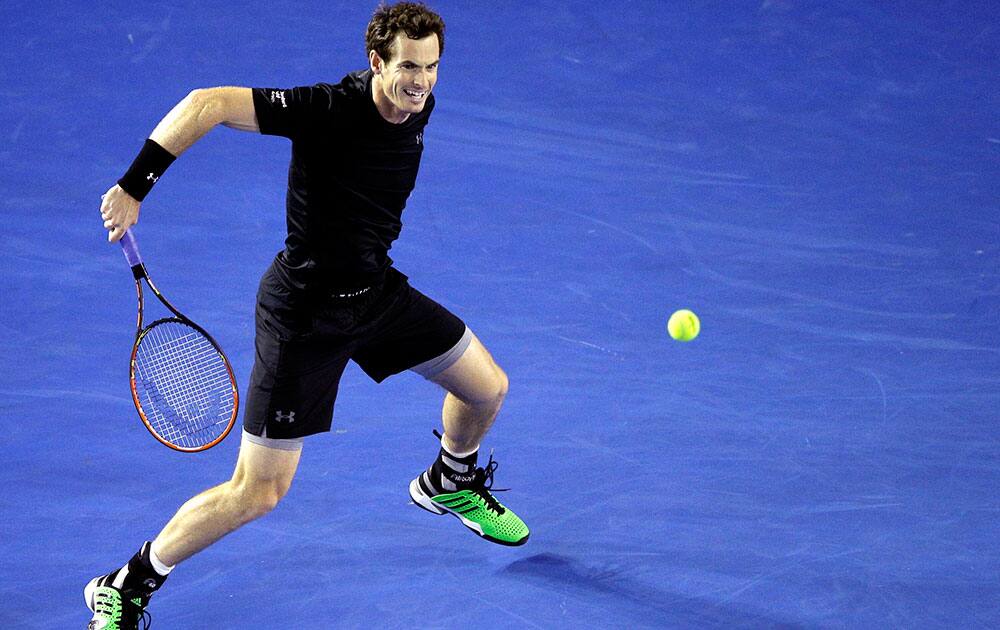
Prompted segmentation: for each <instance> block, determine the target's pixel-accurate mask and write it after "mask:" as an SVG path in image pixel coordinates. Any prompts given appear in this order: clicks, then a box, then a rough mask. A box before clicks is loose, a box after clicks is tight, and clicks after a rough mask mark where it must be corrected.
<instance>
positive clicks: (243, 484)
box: [230, 477, 291, 522]
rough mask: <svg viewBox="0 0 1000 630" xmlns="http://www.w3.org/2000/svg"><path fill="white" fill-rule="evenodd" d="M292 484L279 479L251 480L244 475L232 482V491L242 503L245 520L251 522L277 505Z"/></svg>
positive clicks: (240, 503)
mask: <svg viewBox="0 0 1000 630" xmlns="http://www.w3.org/2000/svg"><path fill="white" fill-rule="evenodd" d="M290 485H291V484H290V483H284V482H282V481H280V480H277V479H265V480H250V479H247V478H246V477H242V478H234V479H233V480H232V481H231V482H230V492H231V494H232V495H233V498H234V499H235V500H236V501H237V502H238V503H239V505H240V508H241V512H242V515H243V520H245V521H246V522H249V521H252V520H254V519H257V518H260V517H262V516H264V515H265V514H267V513H268V512H270V511H271V510H273V509H274V508H275V507H277V505H278V503H279V502H281V500H282V499H283V498H284V497H285V495H286V494H287V493H288V489H289V487H290Z"/></svg>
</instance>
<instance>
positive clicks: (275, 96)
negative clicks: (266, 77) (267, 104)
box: [271, 90, 288, 109]
mask: <svg viewBox="0 0 1000 630" xmlns="http://www.w3.org/2000/svg"><path fill="white" fill-rule="evenodd" d="M278 101H281V106H282V107H283V108H286V109H287V108H288V103H286V102H285V93H284V92H282V91H281V90H271V102H272V103H276V102H278Z"/></svg>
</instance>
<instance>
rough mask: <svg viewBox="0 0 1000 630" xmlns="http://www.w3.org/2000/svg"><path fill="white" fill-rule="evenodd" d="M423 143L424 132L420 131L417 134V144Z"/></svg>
mask: <svg viewBox="0 0 1000 630" xmlns="http://www.w3.org/2000/svg"><path fill="white" fill-rule="evenodd" d="M423 143H424V133H423V132H420V133H418V134H417V144H423Z"/></svg>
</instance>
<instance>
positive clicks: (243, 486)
mask: <svg viewBox="0 0 1000 630" xmlns="http://www.w3.org/2000/svg"><path fill="white" fill-rule="evenodd" d="M301 446H302V445H301V440H270V441H269V440H267V439H266V438H265V439H261V438H250V437H248V434H246V433H244V434H243V441H242V443H241V445H240V455H239V458H238V460H237V462H236V470H235V472H234V473H233V477H232V479H230V480H229V481H227V482H225V483H223V484H221V485H218V486H216V487H214V488H211V489H209V490H206V491H205V492H202V493H201V494H199V495H197V496H196V497H194V498H192V499H190V500H189V501H187V502H186V503H185V504H184V505H182V506H181V508H180V509H179V510H178V511H177V513H176V514H175V515H174V517H173V518H172V519H170V521H169V522H168V523H167V525H166V527H164V528H163V531H161V532H160V534H159V536H157V537H156V540H155V541H154V542H153V543H152V544H149V543H146V544H143V546H142V548H141V549H140V550H139V552H138V553H137V554H136V555H135V556H133V557H132V559H131V560H129V562H128V563H127V564H126V565H125V566H123V567H122V568H121V569H118V570H117V571H113V572H111V573H109V574H107V575H103V576H100V577H97V578H94V579H93V580H91V582H90V583H89V584H88V585H87V588H86V589H84V597H85V598H86V600H87V606H88V607H89V608H90V610H91V611H92V612H94V619H93V620H92V621H91V625H92V626H93V627H97V628H104V627H112V628H117V627H118V626H117V625H115V623H117V621H115V620H119V619H121V620H124V621H125V626H124V627H135V625H134V624H135V623H136V620H137V619H138V618H139V617H142V616H144V615H145V614H146V613H145V612H144V611H145V607H146V604H147V603H148V601H149V598H150V596H151V595H152V594H153V592H154V591H155V590H156V589H158V588H159V587H160V585H161V584H162V583H163V581H164V580H165V579H166V576H167V574H168V573H169V572H170V570H172V569H173V565H176V564H177V563H179V562H181V561H183V560H186V559H187V558H189V557H191V556H192V555H194V554H195V553H197V552H199V551H201V550H202V549H205V548H206V547H208V546H209V545H211V544H212V543H214V542H215V541H217V540H219V539H220V538H222V537H223V536H225V535H226V534H228V533H230V532H232V531H234V530H236V529H238V528H239V527H240V526H242V525H245V524H246V523H248V522H250V521H252V520H254V519H255V518H258V517H260V516H263V515H264V514H267V513H268V512H270V511H271V510H272V509H273V508H274V506H275V505H277V503H278V501H279V500H281V498H282V497H284V496H285V493H287V492H288V488H289V486H290V485H291V482H292V478H293V477H294V476H295V470H296V468H297V467H298V463H299V456H300V454H301ZM102 624H103V625H102Z"/></svg>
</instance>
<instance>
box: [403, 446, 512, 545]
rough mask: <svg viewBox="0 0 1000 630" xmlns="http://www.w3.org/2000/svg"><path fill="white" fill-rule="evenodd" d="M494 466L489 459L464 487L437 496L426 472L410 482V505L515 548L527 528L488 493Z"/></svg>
mask: <svg viewBox="0 0 1000 630" xmlns="http://www.w3.org/2000/svg"><path fill="white" fill-rule="evenodd" d="M496 469H497V463H496V462H495V461H493V456H492V455H490V461H489V463H488V464H487V465H486V468H476V470H475V473H474V474H473V476H472V481H471V482H470V483H469V486H468V487H465V488H461V489H458V490H455V491H454V492H444V493H437V492H436V491H435V490H434V486H433V485H432V484H431V483H430V479H429V477H428V475H429V471H428V472H423V473H421V474H420V475H419V476H418V477H417V478H416V479H414V480H413V481H411V482H410V498H411V499H413V503H414V504H416V505H417V506H418V507H421V508H423V509H425V510H427V511H428V512H431V513H433V514H451V515H452V516H455V517H457V518H458V520H460V521H462V524H463V525H465V526H466V527H468V528H469V529H471V530H472V531H473V532H475V533H476V534H477V535H478V536H480V537H482V538H485V539H486V540H489V541H490V542H495V543H497V544H500V545H508V546H511V547H516V546H518V545H523V544H524V543H526V542H528V535H529V532H528V526H527V525H525V524H524V521H522V520H521V519H520V517H518V515H517V514H514V512H512V511H511V510H510V509H509V508H507V507H505V506H504V505H503V504H502V503H500V502H499V501H497V500H496V497H494V496H493V494H492V493H491V492H490V489H491V488H492V486H493V473H494V471H496Z"/></svg>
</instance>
